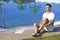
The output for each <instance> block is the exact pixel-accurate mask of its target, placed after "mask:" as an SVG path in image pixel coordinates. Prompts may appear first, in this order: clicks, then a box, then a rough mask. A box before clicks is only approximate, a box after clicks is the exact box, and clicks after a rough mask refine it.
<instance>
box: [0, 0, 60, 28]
mask: <svg viewBox="0 0 60 40" xmlns="http://www.w3.org/2000/svg"><path fill="white" fill-rule="evenodd" d="M45 4H46V2H39V3H38V2H37V3H36V6H37V7H38V8H37V10H38V11H37V12H33V8H31V7H32V6H33V5H34V2H32V3H28V4H24V9H23V10H20V9H19V8H18V6H19V4H17V3H14V2H13V1H9V2H8V3H6V4H4V5H2V10H3V13H4V17H5V22H6V27H7V28H12V27H17V26H28V25H33V23H35V22H36V23H39V22H40V20H41V18H42V14H43V13H44V12H45ZM50 4H51V5H52V11H53V12H54V13H55V15H56V17H55V21H57V20H60V4H55V3H50ZM20 5H21V4H20ZM1 15H2V14H1V11H0V26H1V27H3V26H2V16H1Z"/></svg>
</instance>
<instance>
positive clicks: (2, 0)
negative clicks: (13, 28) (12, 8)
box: [0, 0, 9, 28]
mask: <svg viewBox="0 0 60 40" xmlns="http://www.w3.org/2000/svg"><path fill="white" fill-rule="evenodd" d="M7 2H9V0H1V2H0V11H1V14H2V26H3V28H6V21H5V16H4V12H3V10H2V9H3V8H2V5H3V4H4V3H7Z"/></svg>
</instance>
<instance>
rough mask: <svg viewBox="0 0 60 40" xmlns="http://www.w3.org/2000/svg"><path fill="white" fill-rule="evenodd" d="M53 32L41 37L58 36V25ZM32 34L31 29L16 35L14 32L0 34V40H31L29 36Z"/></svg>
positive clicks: (59, 30) (59, 31) (59, 29)
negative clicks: (28, 39) (27, 39)
mask: <svg viewBox="0 0 60 40" xmlns="http://www.w3.org/2000/svg"><path fill="white" fill-rule="evenodd" d="M55 29H56V30H55V31H54V32H50V33H44V34H43V35H42V37H46V36H51V35H57V34H60V25H59V26H58V27H57V26H56V27H55ZM33 32H34V30H33V29H29V30H25V31H24V32H23V33H22V34H16V33H14V32H0V40H22V39H25V38H33V37H32V36H31V35H32V33H33Z"/></svg>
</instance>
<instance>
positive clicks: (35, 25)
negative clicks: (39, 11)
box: [32, 23, 41, 37]
mask: <svg viewBox="0 0 60 40" xmlns="http://www.w3.org/2000/svg"><path fill="white" fill-rule="evenodd" d="M39 28H40V26H39V24H36V23H34V31H35V33H34V34H32V36H33V37H38V36H41V34H40V30H39Z"/></svg>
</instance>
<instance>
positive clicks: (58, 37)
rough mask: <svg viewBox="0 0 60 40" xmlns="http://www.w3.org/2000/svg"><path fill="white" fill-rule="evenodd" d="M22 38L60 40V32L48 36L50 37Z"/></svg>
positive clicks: (29, 39)
mask: <svg viewBox="0 0 60 40" xmlns="http://www.w3.org/2000/svg"><path fill="white" fill-rule="evenodd" d="M22 40H60V34H59V35H53V36H48V37H37V38H28V39H22Z"/></svg>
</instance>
